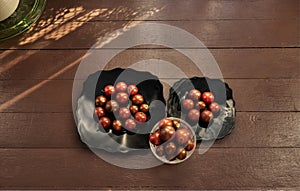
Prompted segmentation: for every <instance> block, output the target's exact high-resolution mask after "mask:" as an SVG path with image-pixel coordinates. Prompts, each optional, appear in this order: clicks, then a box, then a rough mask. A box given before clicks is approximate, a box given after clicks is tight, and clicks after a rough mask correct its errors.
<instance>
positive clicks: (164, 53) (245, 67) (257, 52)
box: [0, 48, 300, 80]
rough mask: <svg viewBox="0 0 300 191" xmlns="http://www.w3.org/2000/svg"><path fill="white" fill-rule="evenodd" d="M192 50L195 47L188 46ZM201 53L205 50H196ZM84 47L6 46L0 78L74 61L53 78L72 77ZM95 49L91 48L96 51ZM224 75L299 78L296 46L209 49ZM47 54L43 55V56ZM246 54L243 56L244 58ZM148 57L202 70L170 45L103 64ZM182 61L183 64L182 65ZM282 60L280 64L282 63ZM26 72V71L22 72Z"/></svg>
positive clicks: (35, 75) (43, 75)
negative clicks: (32, 48) (38, 47)
mask: <svg viewBox="0 0 300 191" xmlns="http://www.w3.org/2000/svg"><path fill="white" fill-rule="evenodd" d="M191 51H195V50H191ZM197 51H198V52H199V54H203V53H204V52H205V50H197ZM86 52H87V51H86V50H52V51H48V50H6V51H2V52H0V55H1V56H2V57H1V56H0V57H1V58H2V62H1V63H0V79H1V80H5V79H15V80H23V79H24V80H28V79H49V77H50V76H51V75H52V74H54V73H56V72H58V71H60V70H61V69H63V68H65V67H67V66H68V65H70V64H71V63H73V62H74V61H77V63H78V64H77V65H76V66H74V67H72V68H71V69H69V70H68V71H66V72H64V73H63V74H61V75H60V76H58V77H57V78H56V79H74V77H75V73H76V70H77V67H78V65H79V63H80V61H81V58H82V57H83V56H84V55H85V54H86ZM96 52H97V51H94V54H96ZM210 52H211V54H212V55H213V56H214V57H215V59H216V61H217V63H218V65H219V67H220V70H221V72H222V75H223V77H224V78H300V68H299V55H300V54H299V49H298V50H297V49H294V48H289V49H281V48H275V49H211V50H210ZM45 58H47V59H45ZM245 58H247V59H245ZM148 59H158V60H162V61H167V62H169V63H171V64H174V65H175V66H176V67H178V68H180V70H181V71H183V72H184V73H185V74H186V76H188V77H192V76H194V75H197V76H201V75H202V72H201V71H200V70H199V69H198V68H197V67H196V65H195V64H194V63H193V62H191V60H190V59H189V58H187V57H186V56H184V55H182V54H181V53H179V52H177V51H176V50H172V49H147V50H145V49H142V50H139V49H138V50H137V49H134V50H132V49H129V50H125V51H123V52H121V53H119V54H118V55H116V56H115V57H114V58H113V59H112V60H111V61H110V62H109V63H108V64H107V65H106V67H105V69H112V68H115V67H122V68H126V67H130V66H131V65H133V64H135V63H137V62H141V61H143V60H148ZM183 63H184V66H183ZM282 63H284V64H282ZM140 66H141V67H144V68H148V69H149V71H151V70H153V73H155V74H157V75H164V77H165V78H174V76H175V77H177V76H178V74H176V73H174V72H171V71H170V70H165V68H164V67H163V65H162V64H159V62H157V64H156V65H154V64H153V65H151V66H149V65H148V64H141V63H140ZM25 73H26V75H24V74H25Z"/></svg>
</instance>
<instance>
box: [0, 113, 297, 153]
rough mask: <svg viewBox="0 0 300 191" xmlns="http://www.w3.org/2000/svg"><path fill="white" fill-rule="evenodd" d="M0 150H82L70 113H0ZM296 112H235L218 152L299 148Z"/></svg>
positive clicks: (218, 142)
mask: <svg viewBox="0 0 300 191" xmlns="http://www.w3.org/2000/svg"><path fill="white" fill-rule="evenodd" d="M0 120H1V121H2V122H3V123H1V124H0V134H1V135H2V136H0V147H1V148H82V147H85V145H84V144H83V143H82V142H81V141H80V138H79V135H78V134H77V128H76V125H75V123H74V119H73V114H72V113H1V114H0ZM299 126H300V112H292V113H288V112H284V113H281V112H267V113H265V112H250V113H248V112H238V113H237V118H236V129H234V131H233V132H232V134H231V135H230V136H228V137H226V138H225V139H223V140H219V141H216V142H215V144H214V146H213V147H218V148H228V147H229V148H233V147H243V148H246V147H247V148H258V147H259V148H261V147H300V129H299Z"/></svg>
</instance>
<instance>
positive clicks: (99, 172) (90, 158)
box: [0, 148, 300, 190]
mask: <svg viewBox="0 0 300 191" xmlns="http://www.w3.org/2000/svg"><path fill="white" fill-rule="evenodd" d="M103 154H105V153H103ZM0 156H1V158H2V159H4V160H3V161H4V162H2V163H0V168H1V169H2V170H1V171H0V177H1V178H0V185H1V189H20V188H23V189H24V188H26V189H32V188H42V189H49V188H51V189H53V188H55V189H143V190H145V189H179V190H186V189H189V190H191V189H262V188H263V189H275V188H276V189H285V188H290V189H299V187H300V183H299V181H298V180H299V178H300V171H299V169H300V164H299V160H298V159H299V157H300V152H299V148H286V149H285V148H282V149H272V148H267V149H264V148H253V149H249V148H247V149H240V148H239V149H217V148H212V149H210V150H209V151H208V152H207V153H206V154H204V155H199V154H197V152H195V153H194V154H193V155H192V157H191V158H190V159H189V160H187V161H186V162H184V163H181V164H179V165H163V166H159V167H156V168H151V169H146V170H132V169H122V168H119V167H116V166H113V165H110V164H108V163H106V162H104V161H102V160H101V159H99V158H97V156H96V155H94V154H93V153H92V152H91V151H89V150H86V149H1V150H0ZM195 164H197V165H195ZM158 172H159V174H160V176H158V175H157V174H158ZM191 172H192V173H191ZM174 173H175V174H177V173H180V177H181V178H177V179H176V181H174ZM195 177H196V178H195ZM16 180H17V181H16Z"/></svg>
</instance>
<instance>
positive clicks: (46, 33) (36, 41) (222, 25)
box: [0, 15, 299, 49]
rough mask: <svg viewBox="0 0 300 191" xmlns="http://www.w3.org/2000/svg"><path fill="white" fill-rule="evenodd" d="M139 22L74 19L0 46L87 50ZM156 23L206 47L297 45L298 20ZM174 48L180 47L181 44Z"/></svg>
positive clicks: (43, 27)
mask: <svg viewBox="0 0 300 191" xmlns="http://www.w3.org/2000/svg"><path fill="white" fill-rule="evenodd" d="M85 17H87V18H85ZM89 17H90V16H89V15H86V16H83V19H82V20H84V21H85V20H86V19H88V18H89ZM139 23H140V22H137V21H115V22H108V21H104V22H85V23H84V22H76V21H74V22H66V23H54V24H50V25H49V26H43V25H39V27H37V28H33V29H32V30H31V31H29V32H27V33H24V34H22V35H20V36H18V37H16V38H14V39H11V40H8V41H3V42H1V43H0V49H74V48H75V49H88V48H90V47H91V46H92V45H93V44H94V43H96V42H97V41H99V39H101V38H103V36H105V35H108V34H110V33H111V32H113V31H115V30H117V29H122V28H124V27H133V26H135V25H137V24H139ZM158 23H162V24H168V25H173V26H175V27H179V28H182V29H184V30H186V31H189V32H190V33H192V34H193V35H195V36H196V37H197V38H199V40H201V41H202V42H203V43H204V44H205V45H206V46H207V47H217V48H224V47H227V48H229V47H230V48H232V47H297V46H299V37H298V33H299V22H298V20H205V21H163V22H158ZM146 30H147V29H146ZM141 32H142V31H141ZM139 34H140V33H139ZM139 34H137V35H139ZM287 34H288V35H287ZM74 39H76V40H74ZM175 47H182V46H181V44H180V45H176V46H175ZM116 48H122V47H121V46H118V47H116ZM184 48H189V47H184Z"/></svg>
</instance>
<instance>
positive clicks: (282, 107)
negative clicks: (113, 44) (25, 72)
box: [0, 79, 300, 112]
mask: <svg viewBox="0 0 300 191" xmlns="http://www.w3.org/2000/svg"><path fill="white" fill-rule="evenodd" d="M174 81H177V79H164V82H166V83H167V82H168V83H174ZM226 82H227V83H228V84H229V85H230V87H231V88H232V89H233V91H234V98H235V100H236V108H237V110H238V111H299V110H300V102H299V92H300V91H299V88H300V87H299V80H297V79H277V80H272V79H270V80H269V79H260V80H259V79H232V80H231V79H230V80H229V79H228V80H226ZM72 86H73V80H43V81H40V80H5V81H0V112H71V111H72V103H71V98H72ZM165 95H168V87H166V89H165Z"/></svg>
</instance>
